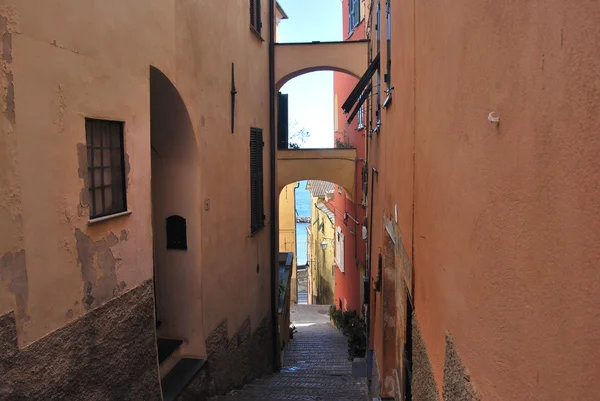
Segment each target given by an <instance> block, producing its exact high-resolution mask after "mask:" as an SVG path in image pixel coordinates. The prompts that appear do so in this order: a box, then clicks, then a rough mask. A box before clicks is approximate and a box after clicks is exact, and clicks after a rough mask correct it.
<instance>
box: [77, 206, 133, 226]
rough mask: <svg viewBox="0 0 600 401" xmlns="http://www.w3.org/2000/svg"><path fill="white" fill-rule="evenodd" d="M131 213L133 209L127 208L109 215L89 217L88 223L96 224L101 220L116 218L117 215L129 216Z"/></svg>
mask: <svg viewBox="0 0 600 401" xmlns="http://www.w3.org/2000/svg"><path fill="white" fill-rule="evenodd" d="M131 213H133V212H132V211H131V210H125V211H124V212H119V213H115V214H109V215H108V216H102V217H97V218H95V219H89V220H88V225H92V224H96V223H101V222H103V221H106V220H112V219H116V218H117V217H122V216H128V215H130V214H131Z"/></svg>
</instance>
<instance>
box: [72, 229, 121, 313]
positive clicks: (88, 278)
mask: <svg viewBox="0 0 600 401" xmlns="http://www.w3.org/2000/svg"><path fill="white" fill-rule="evenodd" d="M75 241H76V243H77V259H78V263H79V266H80V268H81V277H82V279H83V300H82V301H83V306H84V308H85V310H86V311H88V310H90V309H93V308H96V307H98V306H100V305H102V304H104V303H106V302H107V301H110V300H111V299H112V298H114V297H115V296H117V295H119V294H120V293H122V292H123V290H124V289H125V288H126V287H127V284H126V283H125V282H124V281H121V282H120V283H119V282H118V281H117V273H116V270H117V263H118V262H119V258H116V257H115V255H114V254H113V250H112V249H111V248H112V247H115V246H116V245H117V244H118V243H119V238H118V237H117V236H116V235H115V234H114V233H110V234H109V235H108V236H107V237H106V238H105V239H101V240H99V241H96V242H94V241H93V240H92V239H91V238H90V237H88V236H87V235H86V234H85V233H84V232H83V231H81V230H80V229H76V230H75Z"/></svg>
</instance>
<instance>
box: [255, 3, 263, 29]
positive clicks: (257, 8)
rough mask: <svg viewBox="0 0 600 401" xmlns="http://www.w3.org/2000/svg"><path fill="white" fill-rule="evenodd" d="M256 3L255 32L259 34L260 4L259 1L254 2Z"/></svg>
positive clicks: (260, 23) (260, 24) (260, 21)
mask: <svg viewBox="0 0 600 401" xmlns="http://www.w3.org/2000/svg"><path fill="white" fill-rule="evenodd" d="M255 1H256V30H257V31H258V32H260V29H261V28H262V19H261V17H260V2H261V0H255Z"/></svg>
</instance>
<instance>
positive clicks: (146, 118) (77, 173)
mask: <svg viewBox="0 0 600 401" xmlns="http://www.w3.org/2000/svg"><path fill="white" fill-rule="evenodd" d="M267 4H268V2H267V1H266V0H263V7H262V10H263V17H262V20H263V21H267V22H268V15H269V10H268V7H267ZM0 16H1V17H2V18H3V19H4V20H6V21H7V24H5V25H6V26H7V28H6V29H5V31H6V32H8V33H10V35H11V43H10V48H8V47H7V46H3V48H2V51H3V58H2V61H1V64H0V65H1V68H2V74H0V85H1V86H2V88H3V91H2V96H1V97H0V106H1V107H0V108H1V109H2V111H3V114H2V119H1V124H0V144H1V152H0V179H1V182H2V190H1V191H0V226H1V227H2V230H1V231H2V232H1V233H0V240H1V241H0V257H4V255H7V254H9V253H10V254H11V256H10V257H11V258H12V259H11V260H17V262H15V263H12V264H11V266H13V265H17V267H11V269H13V270H14V272H13V273H14V274H13V273H11V274H12V276H10V275H2V278H0V313H5V312H8V311H10V310H13V309H19V308H20V310H21V312H22V313H20V314H19V313H18V314H17V321H18V333H19V335H18V337H19V343H20V344H21V345H25V344H27V343H30V342H32V341H35V340H36V339H39V338H40V337H42V336H43V335H45V334H47V333H49V332H51V331H53V330H55V329H57V328H59V327H61V326H62V325H64V324H65V323H67V322H69V321H72V320H74V319H77V318H78V317H80V316H81V315H82V314H84V313H86V311H87V309H86V308H84V306H83V305H82V299H83V298H84V293H83V291H84V281H83V280H82V266H81V263H80V261H79V259H78V247H77V240H76V236H75V233H77V232H78V231H77V230H79V231H80V232H81V233H82V235H83V237H81V238H84V239H87V238H89V239H90V240H91V241H96V242H97V241H108V242H110V244H112V246H111V247H110V250H111V253H112V254H113V257H114V259H115V260H116V262H115V263H116V265H115V266H109V269H108V270H107V271H110V272H111V274H112V273H114V275H115V277H114V280H112V278H111V282H112V281H114V282H116V283H117V284H118V288H119V289H118V291H125V290H128V289H131V288H134V287H136V286H137V285H139V284H140V283H142V282H143V281H145V280H147V279H149V278H151V277H152V263H153V257H152V230H153V227H152V218H151V205H152V197H151V181H152V177H151V149H150V93H149V92H150V91H149V71H150V66H154V67H156V68H157V69H158V70H160V71H161V72H162V73H163V74H165V75H166V76H167V77H168V79H169V81H170V82H171V83H172V84H173V85H174V87H175V88H176V89H177V91H178V93H179V95H180V96H181V99H182V100H183V102H184V104H185V106H186V108H187V111H188V113H189V121H190V122H191V126H192V130H193V134H194V137H195V143H196V145H195V146H196V147H197V154H198V155H199V158H198V159H199V160H198V163H199V164H198V169H199V173H198V180H197V181H196V182H195V184H192V185H191V186H190V188H189V190H190V191H193V192H194V196H195V198H196V199H197V204H196V208H197V210H198V214H199V216H200V217H199V219H200V221H201V226H200V227H199V228H198V230H197V233H196V234H194V235H191V236H190V237H188V240H192V241H193V243H188V246H189V247H193V249H194V252H195V254H196V255H199V256H198V258H197V260H196V263H195V266H196V269H197V271H196V274H197V275H198V277H197V279H194V280H189V281H185V282H182V283H181V285H184V286H188V287H189V288H187V289H186V291H184V293H187V294H193V296H189V297H188V298H186V299H185V301H183V302H185V303H190V304H194V305H196V306H197V305H200V306H201V308H202V310H203V314H202V316H201V317H200V316H198V315H195V316H194V318H195V319H202V325H200V326H194V325H190V326H189V327H191V328H190V329H189V330H188V331H187V333H185V336H186V338H187V339H188V340H190V342H193V341H196V342H197V343H201V342H202V340H203V338H202V337H204V336H206V335H208V334H209V333H210V332H211V331H212V330H213V329H214V328H215V327H216V326H217V325H218V324H219V323H220V322H221V321H222V320H223V319H225V318H226V317H227V318H228V328H229V331H230V334H231V333H233V332H235V331H236V330H237V329H238V328H239V326H240V325H241V323H242V322H243V321H244V320H245V319H246V318H247V317H248V316H250V319H251V324H252V325H255V324H256V325H257V324H258V323H259V322H260V320H261V319H262V318H263V317H264V316H265V315H266V314H267V313H268V310H269V288H270V282H269V267H270V258H269V252H270V247H269V234H268V232H269V228H268V227H269V225H270V224H273V222H271V221H268V219H267V221H266V226H267V227H266V228H265V229H264V230H262V231H260V232H259V233H257V234H256V235H254V236H249V234H250V202H249V193H250V189H249V175H250V174H249V151H248V144H249V131H250V127H258V128H262V129H263V140H264V142H265V154H264V179H265V211H268V210H269V207H270V205H271V202H270V199H269V198H268V177H269V163H268V152H267V149H269V129H268V128H269V120H268V118H269V109H268V104H269V97H268V96H269V94H268V88H269V85H268V68H267V66H268V45H267V42H263V41H260V40H259V39H258V38H257V37H256V36H255V35H253V34H252V33H251V32H250V31H249V29H248V7H247V4H237V3H236V4H234V3H227V4H221V3H220V2H192V1H183V2H181V1H137V0H134V1H127V2H120V1H108V2H102V3H97V2H92V1H78V2H76V3H73V2H70V1H64V0H56V1H52V2H43V3H39V2H35V1H28V0H25V1H23V0H20V1H12V0H3V1H2V2H0ZM0 26H2V25H0ZM207 27H210V29H208V30H207ZM3 29H4V28H3ZM6 32H0V34H4V33H6ZM82 32H85V34H81V33H82ZM207 32H208V33H207ZM263 36H265V38H266V37H267V36H268V23H265V24H264V27H263ZM3 43H6V42H3ZM223 48H227V49H228V52H222V51H220V50H219V49H223ZM8 52H10V56H9V53H8ZM232 62H233V63H235V68H236V87H237V91H238V94H237V98H236V103H237V105H238V106H237V108H236V111H235V124H236V128H235V132H234V133H233V134H232V133H231V131H230V92H229V89H230V85H231V63H232ZM13 91H14V93H13ZM84 117H96V118H105V119H114V120H120V121H124V122H125V152H126V153H127V160H128V166H129V174H128V187H127V195H128V206H129V209H130V210H131V211H132V214H131V215H129V216H124V217H120V218H117V219H113V220H108V221H105V222H100V223H96V224H93V225H88V210H87V208H85V207H84V206H85V205H82V202H81V200H80V195H81V194H82V191H83V192H85V188H84V182H83V178H82V177H83V176H84V175H85V168H86V165H85V162H83V164H82V161H81V160H79V159H78V145H80V144H85V129H84ZM225 161H226V162H225ZM81 166H83V170H81V168H82V167H81ZM205 205H208V207H206V206H205ZM265 214H267V215H268V213H265ZM157 229H163V227H154V230H157ZM113 237H116V238H117V239H118V241H117V242H116V243H114V238H113ZM23 250H24V251H25V262H24V263H23V266H22V269H21V265H20V263H21V262H19V260H21V259H19V258H15V257H14V255H16V254H18V253H19V252H22V251H23ZM7 258H8V257H7ZM7 260H8V259H7ZM94 263H96V262H94ZM257 264H259V265H260V269H258V271H257V268H256V266H257ZM112 267H114V269H113V270H111V269H110V268H112ZM19 269H21V270H19ZM92 270H93V274H94V275H95V276H94V277H96V278H97V280H98V282H100V281H102V282H104V281H103V280H100V278H102V277H103V274H105V273H106V272H104V271H103V270H102V266H100V265H97V264H94V265H93V269H92ZM198 270H199V272H198ZM21 273H23V274H21ZM15 275H17V277H18V278H19V279H21V278H23V277H24V280H25V282H24V283H20V284H19V285H17V286H15V285H14V284H13V285H11V280H12V279H11V277H13V276H15ZM21 281H23V280H21ZM109 290H110V291H109ZM176 290H177V289H176V288H174V289H172V291H176ZM118 291H117V292H118ZM16 292H18V293H16ZM100 293H102V294H105V295H104V297H103V298H102V297H101V298H97V299H96V301H95V304H94V305H93V306H92V307H95V306H97V305H99V304H102V303H104V302H107V301H109V300H110V299H111V298H112V296H113V292H112V288H106V289H103V290H102V291H100ZM167 296H168V295H167ZM17 303H19V304H20V306H19V308H17ZM182 308H184V305H182ZM198 327H202V328H203V329H202V330H200V329H199V328H198ZM202 352H203V351H202V347H199V348H195V350H194V353H196V354H201V353H202Z"/></svg>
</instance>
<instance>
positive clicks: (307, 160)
mask: <svg viewBox="0 0 600 401" xmlns="http://www.w3.org/2000/svg"><path fill="white" fill-rule="evenodd" d="M355 169H356V149H295V150H280V151H278V152H277V191H278V193H279V192H281V190H282V189H283V188H284V187H285V186H286V185H287V184H289V183H292V182H296V181H302V180H308V179H316V180H320V181H328V182H334V183H336V184H339V185H341V186H342V187H343V188H344V190H345V191H346V194H347V196H348V197H349V198H352V197H353V196H352V194H354V174H355Z"/></svg>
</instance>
